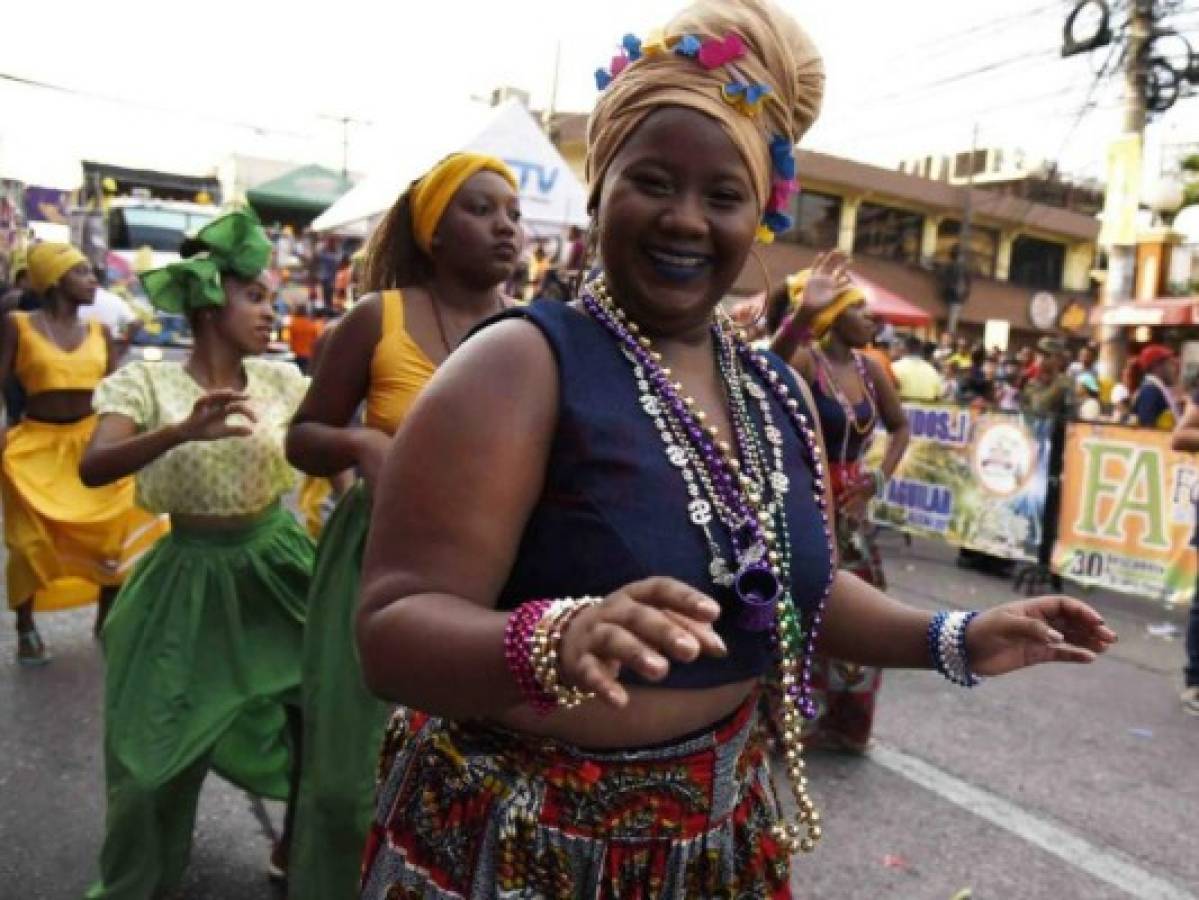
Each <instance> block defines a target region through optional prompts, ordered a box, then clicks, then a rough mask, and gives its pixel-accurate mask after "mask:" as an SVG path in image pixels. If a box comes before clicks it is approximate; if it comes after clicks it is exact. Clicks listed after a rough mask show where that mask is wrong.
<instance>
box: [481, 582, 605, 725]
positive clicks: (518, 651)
mask: <svg viewBox="0 0 1199 900" xmlns="http://www.w3.org/2000/svg"><path fill="white" fill-rule="evenodd" d="M599 602H600V599H599V598H598V597H585V598H583V599H581V600H572V599H563V600H530V601H528V602H527V603H522V604H521V605H520V606H518V607H517V608H516V609H515V610H514V611H513V612H512V614H511V615H510V616H509V617H508V622H507V624H506V625H505V626H504V660H505V662H506V663H507V664H508V670H509V671H510V672H511V673H512V677H513V678H514V679H515V680H516V684H517V686H518V687H519V688H520V692H521V694H522V695H523V696H524V698H525V701H526V702H527V703H528V704H529V705H530V706H531V707H533V709H534V711H536V712H538V713H541V714H545V713H548V712H550V711H552V710H554V709H556V708H558V707H565V708H567V709H571V708H573V707H576V706H578V705H579V704H581V703H583V702H584V701H586V700H589V699H591V698H592V697H593V696H594V694H592V693H589V692H587V691H582V690H580V689H578V688H574V687H567V686H566V685H564V684H562V680H561V675H560V673H559V671H558V647H559V645H560V644H561V643H562V635H563V634H564V633H565V631H566V627H567V626H568V625H569V624H570V622H571V620H572V619H573V618H574V617H575V616H576V615H577V614H578V613H579V612H581V611H582V610H584V609H586V608H587V607H588V606H592V605H594V604H596V603H599Z"/></svg>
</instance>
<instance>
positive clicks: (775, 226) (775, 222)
mask: <svg viewBox="0 0 1199 900" xmlns="http://www.w3.org/2000/svg"><path fill="white" fill-rule="evenodd" d="M762 224H764V225H765V226H766V227H767V228H769V229H770V230H771V231H773V232H774V233H775V234H782V233H783V232H784V231H787V230H788V229H789V228H790V227H791V217H790V216H789V215H787V214H786V213H781V212H768V213H766V215H764V216H762Z"/></svg>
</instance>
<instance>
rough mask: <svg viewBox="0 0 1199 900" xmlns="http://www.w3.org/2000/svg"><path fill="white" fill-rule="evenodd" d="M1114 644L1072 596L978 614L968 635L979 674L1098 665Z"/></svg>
mask: <svg viewBox="0 0 1199 900" xmlns="http://www.w3.org/2000/svg"><path fill="white" fill-rule="evenodd" d="M1115 642H1116V633H1115V632H1114V631H1112V630H1111V629H1110V628H1108V627H1107V626H1106V625H1104V624H1103V618H1102V617H1101V616H1100V615H1099V613H1097V612H1095V610H1093V609H1091V607H1089V606H1087V605H1086V604H1085V603H1082V602H1081V601H1079V600H1075V599H1074V598H1072V597H1059V596H1052V597H1034V598H1032V599H1029V600H1016V601H1014V602H1012V603H1005V604H1003V605H1002V606H997V607H995V608H994V609H989V610H986V611H985V612H983V613H980V614H979V616H978V618H976V619H975V620H974V621H973V622H971V623H970V627H969V628H968V629H967V630H966V653H967V656H968V657H969V660H970V668H971V670H972V671H973V672H974V673H975V674H977V675H1002V674H1004V673H1005V672H1012V671H1015V670H1016V669H1022V668H1024V667H1025V666H1035V665H1037V664H1038V663H1045V662H1074V663H1089V662H1094V660H1095V658H1096V657H1097V656H1098V655H1099V654H1100V653H1103V652H1104V651H1105V650H1107V648H1108V647H1110V646H1111V645H1112V644H1114V643H1115Z"/></svg>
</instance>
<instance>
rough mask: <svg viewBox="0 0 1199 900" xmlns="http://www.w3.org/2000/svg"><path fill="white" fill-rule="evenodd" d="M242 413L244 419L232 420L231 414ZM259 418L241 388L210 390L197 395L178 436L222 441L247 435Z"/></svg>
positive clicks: (187, 438) (251, 431)
mask: <svg viewBox="0 0 1199 900" xmlns="http://www.w3.org/2000/svg"><path fill="white" fill-rule="evenodd" d="M236 415H240V416H243V417H244V418H245V419H246V421H245V422H237V423H231V422H230V421H229V419H230V417H232V416H236ZM257 421H258V417H257V416H256V415H254V410H253V409H251V407H250V397H249V395H248V394H246V393H243V392H241V391H233V390H219V391H210V392H209V393H207V394H204V395H203V396H202V397H200V398H198V399H197V400H196V402H195V404H194V405H193V406H192V411H191V415H189V416H188V417H187V418H186V419H184V420H183V421H182V422H180V423H179V425H178V429H179V435H180V436H181V437H182V439H183V440H184V441H185V442H186V441H219V440H220V439H221V438H227V437H246V436H247V435H250V434H252V433H253V430H254V429H253V423H254V422H257Z"/></svg>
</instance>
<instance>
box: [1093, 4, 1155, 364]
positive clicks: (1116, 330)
mask: <svg viewBox="0 0 1199 900" xmlns="http://www.w3.org/2000/svg"><path fill="white" fill-rule="evenodd" d="M1154 5H1155V3H1154V0H1132V8H1131V10H1130V12H1129V16H1130V18H1129V27H1128V46H1127V48H1126V50H1125V57H1124V135H1123V139H1124V140H1125V141H1128V140H1129V139H1133V140H1134V141H1135V147H1136V150H1135V156H1136V160H1135V165H1136V166H1137V167H1140V166H1141V163H1142V158H1141V151H1142V148H1143V146H1144V140H1145V125H1146V123H1147V121H1148V111H1147V105H1146V102H1147V95H1148V87H1149V84H1148V69H1147V67H1146V64H1145V63H1146V56H1147V54H1146V49H1147V47H1148V44H1149V41H1150V40H1151V39H1152V36H1153V27H1154ZM1131 183H1132V184H1133V185H1136V186H1137V187H1138V188H1139V184H1140V177H1139V173H1138V175H1137V176H1136V177H1133V178H1132V179H1131ZM1121 200H1122V206H1123V208H1121V209H1120V210H1119V211H1118V214H1119V216H1120V218H1121V219H1124V218H1125V217H1127V218H1128V219H1129V220H1135V218H1136V213H1137V209H1138V208H1139V206H1140V196H1139V190H1126V191H1124V194H1123V197H1122V198H1121ZM1112 211H1113V210H1110V209H1109V210H1108V214H1109V215H1110V213H1111V212H1112ZM1129 239H1130V236H1129V235H1120V234H1117V235H1116V240H1114V241H1113V243H1112V245H1111V246H1110V247H1109V248H1108V257H1107V280H1106V282H1105V283H1104V286H1103V303H1104V305H1108V306H1110V305H1115V304H1117V303H1127V302H1129V301H1130V300H1132V298H1133V277H1134V273H1135V270H1136V258H1137V248H1136V238H1135V236H1132V237H1131V241H1132V242H1131V243H1130V242H1129ZM1127 349H1128V341H1127V339H1126V336H1125V332H1124V329H1123V328H1121V327H1118V326H1111V325H1104V326H1102V327H1101V328H1100V329H1099V371H1100V374H1101V375H1102V376H1104V377H1106V378H1110V379H1112V380H1115V379H1117V378H1119V377H1120V370H1121V368H1122V367H1123V364H1124V357H1125V355H1126V354H1127Z"/></svg>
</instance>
